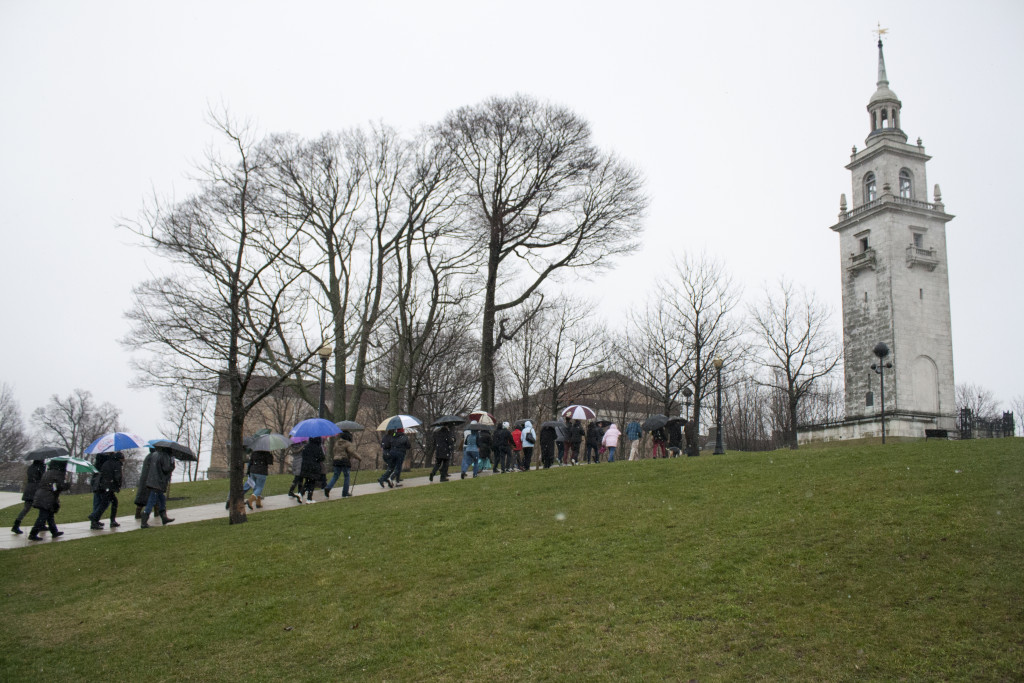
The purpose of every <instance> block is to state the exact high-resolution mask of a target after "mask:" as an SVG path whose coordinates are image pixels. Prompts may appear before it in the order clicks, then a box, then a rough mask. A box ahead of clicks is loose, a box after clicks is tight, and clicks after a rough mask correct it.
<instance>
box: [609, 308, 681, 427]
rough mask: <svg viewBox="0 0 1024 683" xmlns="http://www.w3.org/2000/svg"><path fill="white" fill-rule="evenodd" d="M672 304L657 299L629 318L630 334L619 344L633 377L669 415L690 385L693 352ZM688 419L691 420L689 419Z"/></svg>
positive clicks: (617, 346)
mask: <svg viewBox="0 0 1024 683" xmlns="http://www.w3.org/2000/svg"><path fill="white" fill-rule="evenodd" d="M674 312H676V311H674V310H673V309H672V308H671V307H670V305H669V302H668V301H667V300H666V299H664V298H662V297H656V298H654V299H653V300H652V301H649V302H648V304H647V306H646V307H645V308H643V309H633V310H631V311H630V312H629V315H628V327H627V332H626V333H625V334H623V335H622V336H621V337H620V338H619V341H618V344H617V345H616V349H617V352H618V354H619V356H620V357H621V359H622V365H623V366H624V367H627V368H629V372H630V375H631V376H632V377H634V378H635V379H637V380H638V381H639V382H641V383H643V384H644V385H645V386H647V387H650V388H651V389H652V390H654V391H656V392H657V393H658V396H660V402H661V405H660V411H661V412H662V413H663V414H665V415H670V414H671V413H672V409H673V407H674V406H678V405H679V401H678V398H679V395H680V393H681V392H682V390H683V388H684V387H685V386H686V382H687V374H688V373H687V368H688V367H689V365H690V354H691V352H692V349H691V347H690V345H689V344H688V343H687V338H686V335H685V330H684V329H683V328H682V327H681V326H680V325H679V324H678V323H679V320H678V318H677V317H676V316H674V315H673V313H674ZM687 419H689V417H687Z"/></svg>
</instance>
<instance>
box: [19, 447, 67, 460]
mask: <svg viewBox="0 0 1024 683" xmlns="http://www.w3.org/2000/svg"><path fill="white" fill-rule="evenodd" d="M67 454H68V451H67V449H66V448H61V447H59V446H43V447H42V448H37V449H35V450H34V451H29V452H28V453H26V454H25V460H49V459H50V458H56V457H58V456H60V455H67Z"/></svg>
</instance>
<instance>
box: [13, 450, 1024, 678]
mask: <svg viewBox="0 0 1024 683" xmlns="http://www.w3.org/2000/svg"><path fill="white" fill-rule="evenodd" d="M180 486H181V487H182V488H183V487H184V485H180ZM179 491H180V489H179ZM1022 492H1024V445H1022V441H1021V440H1020V439H1015V440H1011V439H1003V440H998V441H995V440H993V441H978V442H934V441H933V442H916V443H900V444H890V445H888V446H884V447H881V446H863V447H859V448H858V447H844V448H835V449H817V450H813V451H795V452H793V451H778V452H773V453H758V454H741V453H730V454H728V455H725V456H708V457H700V458H688V459H687V458H682V459H676V460H660V461H643V462H638V463H629V462H620V463H614V464H602V465H599V466H589V467H576V468H560V469H554V470H548V471H544V472H532V473H530V474H515V475H505V476H493V477H486V478H483V479H478V480H475V481H471V480H470V481H465V482H453V483H450V484H445V485H435V486H430V487H422V488H414V489H406V490H396V491H391V492H388V493H386V494H383V495H375V496H364V497H356V498H353V499H350V500H344V501H338V502H332V503H329V504H319V505H314V506H303V507H298V506H296V507H295V508H292V509H288V510H282V511H280V512H274V513H272V514H264V515H257V516H255V517H253V518H251V521H250V522H249V523H247V524H245V525H242V526H238V527H229V526H228V525H226V524H225V523H223V522H207V523H201V524H190V525H172V526H170V527H167V528H156V529H154V530H153V531H152V532H147V533H145V534H142V533H132V534H123V535H104V536H101V537H98V538H95V539H90V540H88V541H74V542H70V543H60V544H53V545H45V546H36V547H31V548H27V549H24V550H14V551H5V552H3V553H0V576H2V577H3V588H4V600H3V602H2V604H0V617H2V619H3V623H4V624H5V625H6V628H5V629H4V630H3V633H2V634H0V677H2V678H3V679H4V680H29V679H32V680H46V679H50V680H54V679H58V680H59V679H72V678H73V679H84V680H100V679H106V680H143V679H149V680H204V681H205V680H211V681H213V680H239V679H252V680H272V679H276V678H284V679H287V680H352V679H367V680H450V681H461V680H508V679H519V680H552V679H575V680H583V679H587V680H593V679H604V680H620V679H633V680H684V681H685V680H690V679H698V680H701V681H711V680H735V679H741V678H762V679H770V680H816V681H825V680H827V681H833V680H858V679H863V680H893V679H912V680H928V681H932V680H1020V679H1021V678H1022V677H1024V635H1022V633H1024V588H1022V578H1024V520H1022V514H1024V500H1022Z"/></svg>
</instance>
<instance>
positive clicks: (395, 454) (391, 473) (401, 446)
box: [384, 429, 412, 487]
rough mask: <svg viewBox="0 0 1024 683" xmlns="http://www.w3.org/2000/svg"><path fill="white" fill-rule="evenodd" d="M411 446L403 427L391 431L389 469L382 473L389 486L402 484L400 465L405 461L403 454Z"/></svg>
mask: <svg viewBox="0 0 1024 683" xmlns="http://www.w3.org/2000/svg"><path fill="white" fill-rule="evenodd" d="M411 447H412V443H411V442H410V441H409V436H408V435H407V434H406V433H405V430H404V429H396V430H395V431H393V432H391V447H390V452H391V469H390V470H388V471H387V472H385V473H384V476H385V477H386V478H387V481H388V486H389V487H391V486H401V485H402V465H403V464H404V463H405V455H406V453H408V452H409V449H410V448H411Z"/></svg>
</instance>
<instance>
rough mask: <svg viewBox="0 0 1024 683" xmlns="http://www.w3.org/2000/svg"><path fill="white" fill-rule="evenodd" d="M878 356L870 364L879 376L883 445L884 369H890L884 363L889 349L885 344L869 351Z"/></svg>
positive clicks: (882, 343) (876, 345)
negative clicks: (876, 360)
mask: <svg viewBox="0 0 1024 683" xmlns="http://www.w3.org/2000/svg"><path fill="white" fill-rule="evenodd" d="M871 352H872V353H874V354H875V355H876V356H878V362H877V363H872V364H871V369H872V370H874V371H875V372H876V373H878V375H879V380H878V382H879V386H880V387H881V388H882V390H881V399H882V443H883V444H884V443H885V369H886V368H889V369H892V363H891V362H890V363H884V362H883V361H884V360H885V357H886V356H888V355H889V347H888V346H886V345H885V342H878V343H877V344H875V348H874V349H872V351H871Z"/></svg>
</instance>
